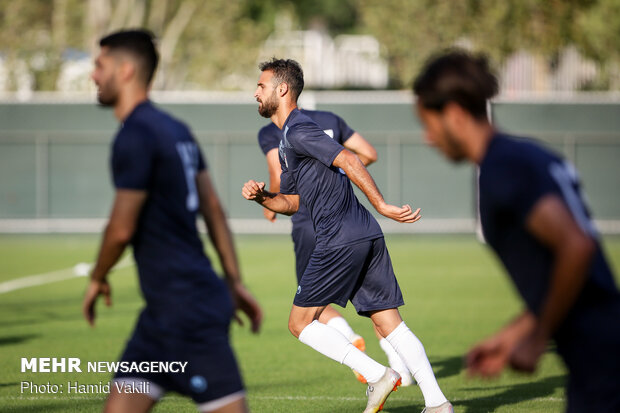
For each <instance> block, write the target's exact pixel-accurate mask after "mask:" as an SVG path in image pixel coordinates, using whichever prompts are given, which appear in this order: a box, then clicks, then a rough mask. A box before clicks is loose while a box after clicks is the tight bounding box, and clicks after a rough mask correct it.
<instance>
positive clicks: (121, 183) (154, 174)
mask: <svg viewBox="0 0 620 413" xmlns="http://www.w3.org/2000/svg"><path fill="white" fill-rule="evenodd" d="M205 167H206V166H205V162H204V159H203V157H202V154H201V152H200V149H199V148H198V145H197V144H196V142H195V141H194V138H193V137H192V135H191V133H190V131H189V130H188V128H187V127H186V126H185V125H184V124H183V123H181V122H179V121H178V120H176V119H174V118H172V117H171V116H169V115H168V114H166V113H164V112H162V111H160V110H158V109H157V108H155V107H154V106H153V105H152V104H151V103H150V102H148V101H146V102H144V103H141V104H140V105H138V106H137V107H136V108H135V109H134V110H133V112H132V113H131V114H130V115H129V116H128V117H127V119H126V120H125V122H124V123H123V125H122V126H121V129H120V130H119V132H118V134H117V136H116V139H115V140H114V143H113V148H112V174H113V179H114V185H115V187H116V188H117V189H133V190H141V191H146V192H147V193H148V196H147V199H146V201H145V204H144V206H143V208H142V210H141V211H140V217H139V220H138V225H137V228H136V231H135V234H134V236H133V239H132V246H133V252H134V257H135V260H136V263H137V265H138V272H139V275H140V286H141V288H142V292H143V294H144V298H145V300H146V303H147V310H146V313H148V315H149V317H150V319H151V321H154V322H155V320H156V323H160V325H159V327H161V328H162V329H164V330H170V329H172V330H174V331H177V330H179V331H181V330H183V329H185V330H184V331H187V330H188V329H196V328H199V327H200V326H201V325H204V323H205V322H208V321H209V320H211V321H218V317H222V316H221V315H219V312H218V310H217V309H216V307H217V306H222V307H224V308H225V307H226V302H227V301H229V300H230V297H227V296H226V295H227V292H226V291H225V288H223V283H222V281H221V280H220V279H219V278H218V277H217V276H215V274H214V273H213V271H212V269H211V264H210V262H209V259H208V258H207V257H206V255H205V253H204V250H203V245H202V242H201V240H200V237H199V235H198V231H197V228H196V215H197V211H198V208H199V199H198V192H197V188H196V174H197V173H198V171H201V170H204V169H205ZM222 295H223V296H224V297H222V298H220V296H222ZM221 300H223V301H221ZM220 301H221V302H220ZM181 309H183V310H182V311H181ZM143 316H144V315H143ZM226 316H230V314H227V315H226ZM181 320H184V321H181ZM191 323H197V324H195V325H193V326H191ZM190 326H191V327H190Z"/></svg>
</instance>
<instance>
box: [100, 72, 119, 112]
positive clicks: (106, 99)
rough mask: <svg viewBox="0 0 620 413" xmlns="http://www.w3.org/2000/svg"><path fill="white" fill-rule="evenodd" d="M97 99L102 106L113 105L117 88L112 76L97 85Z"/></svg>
mask: <svg viewBox="0 0 620 413" xmlns="http://www.w3.org/2000/svg"><path fill="white" fill-rule="evenodd" d="M97 100H98V101H99V103H100V104H101V105H102V106H115V105H116V102H117V101H118V90H117V89H116V86H115V84H114V78H110V79H108V80H107V81H106V82H105V83H103V84H101V85H99V90H98V91H97Z"/></svg>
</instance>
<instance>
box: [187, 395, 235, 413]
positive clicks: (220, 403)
mask: <svg viewBox="0 0 620 413" xmlns="http://www.w3.org/2000/svg"><path fill="white" fill-rule="evenodd" d="M244 397H245V390H240V391H237V392H234V393H231V394H229V395H227V396H223V397H220V398H219V399H215V400H209V401H208V402H204V403H197V404H196V407H197V408H198V411H199V412H212V411H214V410H217V409H220V408H222V407H224V406H226V405H227V404H230V403H233V402H236V401H237V400H240V399H243V398H244Z"/></svg>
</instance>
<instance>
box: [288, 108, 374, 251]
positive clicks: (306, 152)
mask: <svg viewBox="0 0 620 413" xmlns="http://www.w3.org/2000/svg"><path fill="white" fill-rule="evenodd" d="M343 149H344V147H343V146H342V145H341V144H339V143H338V142H335V141H334V140H333V139H331V138H330V137H329V136H328V135H327V134H326V133H325V132H324V131H323V129H322V128H320V127H319V126H318V125H317V124H316V123H315V122H314V121H313V120H312V119H310V118H309V117H308V116H306V115H304V114H303V113H302V112H301V111H299V110H298V109H295V110H293V111H292V112H291V113H290V114H289V116H288V118H287V120H286V122H285V123H284V125H283V129H282V140H281V141H280V146H279V153H280V165H281V167H282V175H281V179H280V192H281V193H283V194H298V195H299V197H300V201H301V202H302V203H303V204H304V206H305V207H306V208H307V209H308V211H309V212H310V218H311V219H312V222H313V224H314V230H315V233H316V249H317V250H320V249H326V248H335V247H339V246H343V245H350V244H353V243H355V242H358V241H361V240H366V239H373V238H377V237H380V236H382V232H381V228H380V227H379V224H378V223H377V221H376V220H375V219H374V217H373V216H372V215H371V214H370V212H368V210H366V208H364V207H363V206H362V205H361V204H360V203H359V201H358V200H357V198H356V197H355V194H354V193H353V188H352V187H351V182H350V181H349V179H348V178H347V177H346V175H344V174H343V173H342V172H341V171H340V170H339V169H338V168H336V167H334V166H333V165H332V163H333V161H334V159H335V158H336V156H338V154H339V153H340V152H341V151H342V150H343Z"/></svg>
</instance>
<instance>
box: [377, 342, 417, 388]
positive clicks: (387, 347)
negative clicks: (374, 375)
mask: <svg viewBox="0 0 620 413" xmlns="http://www.w3.org/2000/svg"><path fill="white" fill-rule="evenodd" d="M379 345H380V346H381V348H382V349H383V351H384V352H385V355H386V356H387V358H388V362H389V363H390V367H391V368H393V369H394V370H396V371H397V372H398V373H399V374H400V375H401V376H402V375H403V374H409V375H410V374H411V373H409V369H408V368H407V366H406V365H405V362H404V361H403V360H402V359H401V358H400V356H399V355H398V353H397V352H396V350H394V347H392V345H391V344H390V342H389V341H387V340H386V339H384V338H382V339H381V340H379ZM405 380H406V378H404V377H403V382H404V381H405Z"/></svg>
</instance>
